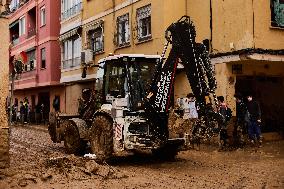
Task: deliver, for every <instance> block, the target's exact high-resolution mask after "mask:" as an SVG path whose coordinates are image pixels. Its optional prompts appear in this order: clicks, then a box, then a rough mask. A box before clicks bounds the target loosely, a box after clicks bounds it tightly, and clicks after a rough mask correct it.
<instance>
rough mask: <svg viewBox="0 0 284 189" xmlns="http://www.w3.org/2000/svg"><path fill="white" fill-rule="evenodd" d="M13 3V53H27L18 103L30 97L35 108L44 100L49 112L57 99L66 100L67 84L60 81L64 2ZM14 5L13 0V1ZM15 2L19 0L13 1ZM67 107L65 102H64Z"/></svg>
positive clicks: (35, 0)
mask: <svg viewBox="0 0 284 189" xmlns="http://www.w3.org/2000/svg"><path fill="white" fill-rule="evenodd" d="M15 1H16V2H18V3H19V4H18V5H17V3H16V5H17V6H14V7H11V6H10V10H11V11H12V13H11V14H10V15H9V30H10V41H11V45H10V56H11V57H12V58H13V56H14V57H17V56H18V55H19V54H20V53H21V52H23V51H24V52H25V53H26V54H27V58H28V61H27V63H26V64H25V66H24V72H23V73H22V74H20V75H18V76H17V77H16V79H15V85H14V89H15V92H14V99H13V100H14V103H17V102H18V105H20V101H23V99H24V98H25V97H27V98H28V100H29V104H30V108H31V112H35V109H36V105H37V104H44V107H45V115H46V118H47V115H48V113H49V112H50V111H53V106H52V105H53V100H54V99H55V98H59V101H60V104H61V103H63V102H64V99H63V97H64V95H63V94H64V88H63V87H62V85H61V84H60V65H61V55H60V45H59V41H58V37H59V32H60V14H61V8H60V7H61V2H60V1H54V0H23V1H21V0H20V1H19V0H18V1H17V0H15ZM11 5H12V4H11ZM13 5H15V3H14V4H13ZM61 107H63V106H61Z"/></svg>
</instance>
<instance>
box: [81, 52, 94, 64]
mask: <svg viewBox="0 0 284 189" xmlns="http://www.w3.org/2000/svg"><path fill="white" fill-rule="evenodd" d="M93 54H94V53H93V51H92V50H91V49H86V50H84V51H82V52H81V62H82V63H86V64H88V63H91V62H92V61H93Z"/></svg>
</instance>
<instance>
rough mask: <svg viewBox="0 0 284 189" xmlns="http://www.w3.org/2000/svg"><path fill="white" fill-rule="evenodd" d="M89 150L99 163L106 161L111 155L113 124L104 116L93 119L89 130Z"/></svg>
mask: <svg viewBox="0 0 284 189" xmlns="http://www.w3.org/2000/svg"><path fill="white" fill-rule="evenodd" d="M90 143H91V150H92V153H94V154H96V156H97V158H98V160H99V161H104V160H107V159H108V158H110V157H111V156H112V153H113V122H112V120H111V119H110V118H108V117H107V116H104V115H98V116H96V117H95V118H94V121H93V123H92V128H91V137H90Z"/></svg>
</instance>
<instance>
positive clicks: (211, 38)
mask: <svg viewBox="0 0 284 189" xmlns="http://www.w3.org/2000/svg"><path fill="white" fill-rule="evenodd" d="M212 20H213V16H212V0H210V50H209V51H210V52H213V45H212V41H213V31H212V30H213V26H212V25H213V24H212Z"/></svg>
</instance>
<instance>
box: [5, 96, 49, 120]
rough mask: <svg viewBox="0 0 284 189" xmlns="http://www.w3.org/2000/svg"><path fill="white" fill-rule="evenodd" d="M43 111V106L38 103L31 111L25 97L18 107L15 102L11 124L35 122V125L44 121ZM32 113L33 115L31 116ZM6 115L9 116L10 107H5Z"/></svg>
mask: <svg viewBox="0 0 284 189" xmlns="http://www.w3.org/2000/svg"><path fill="white" fill-rule="evenodd" d="M44 110H45V106H44V104H43V103H38V104H37V105H36V106H35V108H34V110H32V107H31V105H30V104H29V100H28V98H27V97H25V98H24V99H23V101H20V105H18V101H17V100H16V101H15V103H14V104H13V106H12V116H11V118H12V120H11V121H12V122H19V123H21V124H27V123H31V122H32V121H35V122H36V124H39V123H41V122H42V121H44V120H45V119H44V117H45V116H44ZM33 113H34V114H33ZM7 114H8V115H9V114H10V106H9V105H7Z"/></svg>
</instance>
